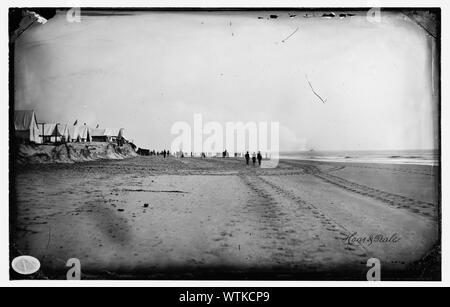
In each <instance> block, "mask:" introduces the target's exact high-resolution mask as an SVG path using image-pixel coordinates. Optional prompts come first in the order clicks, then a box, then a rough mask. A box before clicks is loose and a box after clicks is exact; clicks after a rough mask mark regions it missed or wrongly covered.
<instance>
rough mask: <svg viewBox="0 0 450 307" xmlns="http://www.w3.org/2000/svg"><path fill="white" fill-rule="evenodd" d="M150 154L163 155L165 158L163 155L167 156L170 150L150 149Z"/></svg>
mask: <svg viewBox="0 0 450 307" xmlns="http://www.w3.org/2000/svg"><path fill="white" fill-rule="evenodd" d="M150 156H163V157H164V158H165V157H169V156H170V151H168V150H163V151H155V150H151V151H150Z"/></svg>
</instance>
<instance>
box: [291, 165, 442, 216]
mask: <svg viewBox="0 0 450 307" xmlns="http://www.w3.org/2000/svg"><path fill="white" fill-rule="evenodd" d="M287 164H288V165H292V166H295V167H300V168H302V169H303V170H304V171H305V173H306V174H309V175H313V176H315V177H317V178H320V179H322V180H323V181H325V182H327V183H330V184H332V185H335V186H337V187H339V188H342V189H344V190H346V191H348V192H352V193H356V194H359V195H362V196H365V197H369V198H372V199H375V200H378V201H380V202H382V203H384V204H387V205H389V206H391V207H394V208H396V209H405V210H408V211H409V212H412V213H414V214H418V215H421V216H424V217H425V218H428V219H432V220H435V217H436V215H437V207H436V206H435V205H434V204H432V203H428V202H424V201H421V200H416V199H413V198H410V197H406V196H401V195H397V194H393V193H390V192H386V191H382V190H379V189H375V188H371V187H368V186H365V185H362V184H359V183H355V182H352V181H349V180H347V179H344V178H341V177H338V176H335V175H332V174H329V173H326V172H322V171H320V170H319V168H318V167H316V166H313V165H306V164H300V163H295V162H287Z"/></svg>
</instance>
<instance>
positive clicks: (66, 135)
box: [58, 124, 70, 142]
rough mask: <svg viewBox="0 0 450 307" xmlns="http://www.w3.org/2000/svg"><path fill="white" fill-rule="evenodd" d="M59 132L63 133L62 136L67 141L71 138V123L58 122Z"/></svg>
mask: <svg viewBox="0 0 450 307" xmlns="http://www.w3.org/2000/svg"><path fill="white" fill-rule="evenodd" d="M58 133H59V135H61V138H62V139H64V141H66V142H67V141H68V140H69V139H70V134H69V125H68V124H58ZM60 140H61V139H60Z"/></svg>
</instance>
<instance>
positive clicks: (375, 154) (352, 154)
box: [280, 150, 439, 165]
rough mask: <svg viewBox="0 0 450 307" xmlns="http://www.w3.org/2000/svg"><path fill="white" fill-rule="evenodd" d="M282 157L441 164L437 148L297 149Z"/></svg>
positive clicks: (334, 160) (333, 160)
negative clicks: (370, 149)
mask: <svg viewBox="0 0 450 307" xmlns="http://www.w3.org/2000/svg"><path fill="white" fill-rule="evenodd" d="M280 158H281V159H295V160H310V161H325V162H326V161H328V162H353V163H358V162H359V163H384V164H413V165H439V151H437V150H374V151H297V152H281V153H280Z"/></svg>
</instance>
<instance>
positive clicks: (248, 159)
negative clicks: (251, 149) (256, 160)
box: [245, 151, 250, 165]
mask: <svg viewBox="0 0 450 307" xmlns="http://www.w3.org/2000/svg"><path fill="white" fill-rule="evenodd" d="M249 161H250V154H249V153H248V151H247V153H246V154H245V162H247V165H248V162H249Z"/></svg>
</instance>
